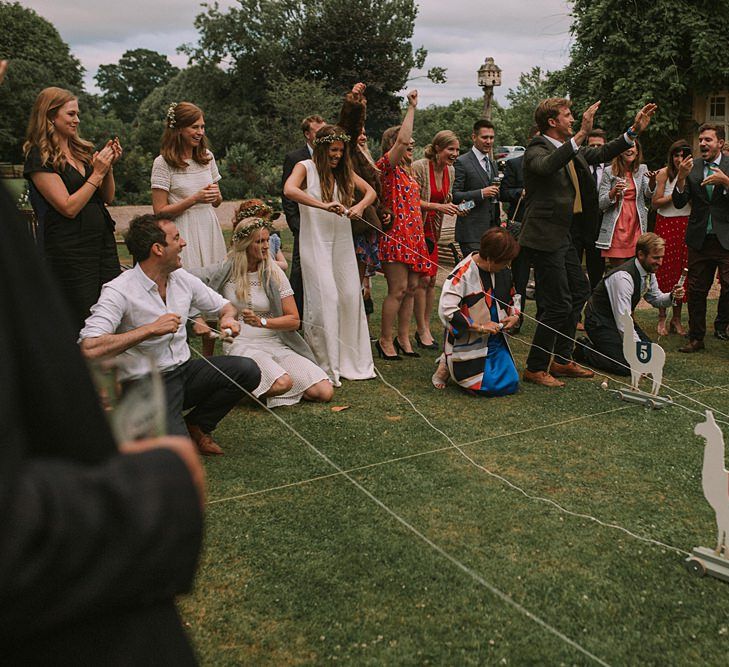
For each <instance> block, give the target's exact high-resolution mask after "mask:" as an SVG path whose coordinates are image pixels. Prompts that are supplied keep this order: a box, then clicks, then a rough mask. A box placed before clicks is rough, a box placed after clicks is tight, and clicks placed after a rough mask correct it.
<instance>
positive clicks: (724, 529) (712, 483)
mask: <svg viewBox="0 0 729 667" xmlns="http://www.w3.org/2000/svg"><path fill="white" fill-rule="evenodd" d="M694 433H696V435H700V436H702V437H703V438H704V439H705V440H706V446H705V447H704V466H703V469H702V471H701V484H702V486H703V489H704V497H705V498H706V500H707V501H708V502H709V505H711V507H712V509H713V510H714V513H715V515H716V529H717V536H716V548H714V549H707V548H706V547H696V548H695V549H694V550H693V552H692V554H691V556H689V558H687V559H686V566H687V567H688V569H689V571H691V572H693V573H694V574H697V575H699V576H700V577H703V576H704V575H705V574H710V575H711V576H712V577H716V578H717V579H723V580H724V581H729V471H728V470H727V469H726V467H725V465H726V462H725V459H724V434H723V433H722V432H721V429H720V428H719V425H718V424H717V423H716V420H715V419H714V414H713V413H712V412H711V411H710V410H707V411H706V421H705V422H702V423H700V424H697V425H696V428H695V429H694Z"/></svg>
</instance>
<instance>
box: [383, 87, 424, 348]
mask: <svg viewBox="0 0 729 667" xmlns="http://www.w3.org/2000/svg"><path fill="white" fill-rule="evenodd" d="M417 105H418V91H417V90H411V91H410V92H409V93H408V109H407V111H406V112H405V118H403V121H402V125H397V126H395V127H390V128H388V129H387V130H385V132H384V133H383V135H382V157H381V158H380V159H379V160H378V161H377V168H378V169H379V170H380V174H381V178H382V199H383V205H384V207H385V208H387V209H389V210H391V211H392V212H393V224H392V228H391V229H390V230H389V231H388V233H387V236H386V237H384V238H382V239H381V240H380V261H381V263H382V270H383V272H384V274H385V279H386V280H387V296H386V297H385V298H384V300H383V302H382V324H381V329H380V339H379V340H378V341H377V343H375V346H376V347H377V352H378V353H379V355H380V357H382V358H383V359H386V360H388V361H398V360H401V359H402V357H401V356H400V354H398V352H400V353H401V354H403V355H405V356H407V357H419V356H420V355H419V354H418V353H417V352H413V348H412V345H411V343H410V318H411V317H412V314H413V297H414V294H415V290H416V288H417V287H418V285H419V283H420V282H421V281H424V282H425V281H428V280H429V277H428V274H429V272H430V271H431V269H432V264H431V262H430V260H429V259H428V248H427V246H426V245H425V234H424V232H423V218H422V216H421V213H420V188H419V187H418V183H417V181H416V180H415V179H414V178H413V176H412V171H411V163H412V158H413V146H414V144H415V142H414V141H413V140H412V135H413V120H414V117H415V107H416V106H417ZM396 317H397V320H398V324H397V335H396V336H395V338H394V339H393V335H392V334H393V331H392V330H393V327H394V325H395V318H396Z"/></svg>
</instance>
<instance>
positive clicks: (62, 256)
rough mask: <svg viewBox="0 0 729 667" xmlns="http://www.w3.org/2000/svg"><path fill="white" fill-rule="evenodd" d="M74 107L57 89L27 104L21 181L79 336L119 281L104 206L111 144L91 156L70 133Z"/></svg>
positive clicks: (115, 146) (115, 151)
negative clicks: (105, 290)
mask: <svg viewBox="0 0 729 667" xmlns="http://www.w3.org/2000/svg"><path fill="white" fill-rule="evenodd" d="M79 123H80V118H79V107H78V100H77V98H76V97H75V95H74V94H73V93H71V92H70V91H68V90H64V89H63V88H55V87H52V88H45V89H44V90H42V91H41V92H40V93H39V94H38V97H37V98H36V100H35V103H34V104H33V110H32V111H31V115H30V120H29V122H28V131H27V133H26V140H25V143H24V144H23V153H24V154H25V166H24V168H23V175H24V176H25V178H27V179H28V181H29V182H30V198H31V203H32V205H33V209H34V211H35V213H36V216H37V218H38V222H39V229H40V231H41V234H40V239H41V241H40V242H41V243H42V247H43V252H44V254H45V258H46V261H47V262H48V264H49V266H50V268H51V270H52V272H53V274H54V275H55V277H56V280H57V281H58V285H59V287H60V288H61V291H62V292H63V294H64V296H65V297H66V302H67V305H68V306H69V307H70V312H71V315H72V317H73V323H74V326H75V327H76V328H77V329H81V327H82V326H83V323H84V320H85V319H86V317H87V316H88V314H89V310H90V308H91V306H92V305H93V304H94V303H96V301H97V300H98V298H99V294H100V292H101V286H102V285H103V284H104V283H106V282H108V281H110V280H112V279H113V278H115V277H116V276H117V275H119V272H120V268H119V257H118V255H117V251H116V241H115V239H114V221H113V220H112V219H111V216H110V215H109V212H108V211H107V210H106V206H105V204H110V203H111V202H112V201H113V199H114V189H115V185H114V172H113V169H112V167H113V165H114V164H115V163H116V162H117V160H118V159H119V158H120V157H121V153H122V149H121V146H120V145H119V142H118V140H117V139H113V140H109V141H107V142H106V144H105V145H104V147H103V148H102V149H101V150H100V151H98V152H96V151H94V147H93V146H92V144H91V143H89V142H88V141H84V140H83V139H81V137H80V136H79V133H78V126H79Z"/></svg>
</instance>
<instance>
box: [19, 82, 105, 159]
mask: <svg viewBox="0 0 729 667" xmlns="http://www.w3.org/2000/svg"><path fill="white" fill-rule="evenodd" d="M75 99H77V98H76V96H75V95H74V94H73V93H72V92H71V91H70V90H65V89H63V88H56V87H55V86H52V87H50V88H44V89H43V90H41V91H40V93H38V97H36V98H35V103H34V104H33V109H32V111H31V112H30V120H29V121H28V130H27V131H26V133H25V143H24V144H23V154H24V155H25V156H26V157H27V156H28V153H30V151H31V149H33V148H37V149H38V151H39V152H40V160H41V164H50V165H51V166H52V167H53V169H54V170H55V171H57V172H59V173H60V172H62V171H63V170H64V169H65V168H66V156H65V155H64V154H63V151H62V150H61V145H60V142H59V140H58V134H57V133H56V128H55V126H54V125H53V121H54V120H55V118H56V116H57V115H58V110H59V109H60V108H61V107H62V106H63V105H64V104H68V102H71V101H73V100H75ZM68 149H69V151H70V152H71V155H73V158H74V160H78V161H79V162H81V163H83V164H91V160H92V158H93V155H94V147H93V145H92V144H91V143H90V142H88V141H84V140H83V139H81V138H80V137H79V136H78V135H75V136H72V137H70V138H69V140H68Z"/></svg>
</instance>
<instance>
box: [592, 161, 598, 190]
mask: <svg viewBox="0 0 729 667" xmlns="http://www.w3.org/2000/svg"><path fill="white" fill-rule="evenodd" d="M592 180H593V181H595V185H597V165H595V164H593V165H592Z"/></svg>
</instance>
